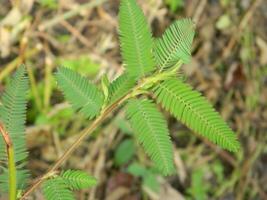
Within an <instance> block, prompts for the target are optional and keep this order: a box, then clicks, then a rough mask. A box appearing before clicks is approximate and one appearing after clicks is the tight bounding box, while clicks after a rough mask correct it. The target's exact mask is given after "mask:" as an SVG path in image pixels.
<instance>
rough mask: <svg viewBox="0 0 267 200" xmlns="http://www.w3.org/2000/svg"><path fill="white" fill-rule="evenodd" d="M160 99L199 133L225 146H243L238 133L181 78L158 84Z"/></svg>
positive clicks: (229, 147)
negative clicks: (238, 139)
mask: <svg viewBox="0 0 267 200" xmlns="http://www.w3.org/2000/svg"><path fill="white" fill-rule="evenodd" d="M154 93H155V96H156V99H157V102H158V103H160V104H162V106H163V107H164V108H165V109H166V110H167V111H169V112H170V113H171V114H172V115H174V116H175V117H176V118H177V119H178V120H180V121H181V122H183V123H184V124H186V125H187V126H188V127H189V128H191V129H192V130H193V131H195V132H196V133H199V134H201V135H202V136H204V137H206V138H208V139H209V140H211V141H212V142H214V143H216V144H218V145H219V146H221V147H222V148H225V149H228V150H229V151H234V152H236V151H237V150H238V149H239V148H240V144H239V142H238V141H237V137H236V135H235V133H234V132H233V131H232V130H231V129H230V128H229V126H228V125H227V124H226V123H225V122H224V121H223V119H222V118H221V117H220V115H219V114H218V113H217V112H216V111H215V110H214V109H213V108H212V106H211V105H210V104H209V102H208V101H207V100H206V99H205V98H204V97H203V96H201V94H200V93H199V92H197V91H193V90H192V88H191V87H190V86H189V85H187V84H185V83H183V82H182V81H181V80H178V79H170V80H166V81H164V82H163V83H161V84H159V85H158V86H156V87H155V89H154Z"/></svg>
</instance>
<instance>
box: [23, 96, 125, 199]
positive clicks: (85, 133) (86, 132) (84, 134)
mask: <svg viewBox="0 0 267 200" xmlns="http://www.w3.org/2000/svg"><path fill="white" fill-rule="evenodd" d="M129 97H130V95H129V94H128V95H126V96H124V97H122V98H121V99H119V100H118V101H116V102H115V103H113V104H112V105H110V106H109V107H107V108H106V109H105V111H104V112H103V113H102V114H101V115H100V116H99V117H98V118H97V119H95V121H94V122H93V123H92V124H91V125H90V126H89V127H88V128H86V129H84V130H83V131H82V132H81V135H80V137H79V138H78V139H77V140H76V141H75V142H74V143H73V144H72V145H71V146H70V148H69V149H68V150H67V151H66V152H65V153H64V154H63V155H62V156H61V157H60V158H59V159H58V161H57V162H56V163H55V164H54V166H53V167H52V168H50V169H49V170H48V172H47V173H46V174H45V175H43V176H42V177H41V178H39V179H38V180H37V181H36V182H35V183H34V184H33V185H32V186H31V187H30V188H29V189H28V190H27V191H26V192H25V193H24V194H23V196H22V197H21V200H23V199H25V198H26V197H27V196H28V195H29V194H31V193H32V192H33V191H34V190H35V189H36V188H37V187H38V186H39V185H40V184H41V183H42V182H43V181H45V180H46V179H47V178H49V177H51V175H52V174H54V171H55V170H57V169H58V168H59V167H60V165H61V164H62V163H63V162H64V161H66V160H67V159H68V158H69V157H70V155H71V154H72V153H73V152H74V151H75V150H76V148H77V147H78V146H79V145H80V144H81V143H82V141H83V140H84V139H85V138H86V137H87V136H88V135H89V134H91V133H92V132H93V131H94V130H95V129H96V128H97V127H98V126H99V125H100V124H101V123H102V122H103V121H104V120H105V119H106V117H107V116H108V115H109V114H110V113H111V112H112V111H113V110H115V109H116V108H117V107H118V106H119V105H120V104H121V103H123V102H124V101H125V100H126V99H128V98H129Z"/></svg>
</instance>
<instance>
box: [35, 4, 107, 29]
mask: <svg viewBox="0 0 267 200" xmlns="http://www.w3.org/2000/svg"><path fill="white" fill-rule="evenodd" d="M106 1H107V0H94V1H89V2H88V3H86V4H83V5H80V6H78V7H76V8H74V9H72V10H70V11H68V12H66V13H64V14H63V15H59V16H57V17H54V18H52V19H51V20H48V21H46V22H44V23H42V24H41V25H39V27H38V29H39V30H40V31H44V30H46V29H47V28H50V27H52V26H54V25H56V24H58V23H59V22H61V21H62V20H66V19H69V18H71V17H74V16H75V15H78V14H79V13H80V12H81V11H83V10H86V9H89V8H90V9H92V8H94V7H96V6H99V5H101V4H102V3H104V2H106Z"/></svg>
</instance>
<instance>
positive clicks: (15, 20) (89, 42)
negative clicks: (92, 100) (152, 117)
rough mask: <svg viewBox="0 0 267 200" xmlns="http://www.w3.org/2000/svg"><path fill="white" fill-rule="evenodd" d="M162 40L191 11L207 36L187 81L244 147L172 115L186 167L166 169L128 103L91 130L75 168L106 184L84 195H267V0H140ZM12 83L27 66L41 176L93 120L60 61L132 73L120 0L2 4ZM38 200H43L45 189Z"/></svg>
mask: <svg viewBox="0 0 267 200" xmlns="http://www.w3.org/2000/svg"><path fill="white" fill-rule="evenodd" d="M138 2H139V4H140V5H141V7H142V8H143V10H144V12H145V15H146V16H147V19H148V22H149V24H150V25H151V29H152V31H153V34H154V36H155V37H157V36H160V35H161V34H162V33H163V31H164V30H165V28H166V27H168V26H169V25H170V23H171V22H173V21H174V20H175V19H179V18H183V17H191V18H192V19H193V20H194V21H195V23H196V27H197V28H196V29H197V33H196V36H195V40H194V45H193V50H192V54H193V58H192V61H191V63H190V64H188V65H184V66H183V67H182V71H183V73H184V74H185V75H186V79H187V82H189V83H190V84H191V85H193V86H194V88H195V89H197V90H198V91H201V92H202V93H203V94H204V95H205V96H206V97H207V98H208V99H209V101H210V102H211V103H212V104H213V105H214V106H215V108H216V110H217V111H219V112H220V113H221V115H222V116H223V118H224V119H225V120H226V121H227V122H228V124H229V125H230V126H231V127H232V128H233V130H235V132H236V133H237V134H238V137H239V139H240V141H241V143H242V149H241V150H240V151H239V152H238V153H236V154H232V153H229V152H227V151H223V150H221V149H220V148H218V147H216V146H215V145H213V144H212V143H210V142H208V141H207V140H205V139H203V138H201V137H199V136H198V135H196V134H194V133H192V132H191V131H190V130H188V129H187V128H186V127H185V126H183V125H182V124H181V123H179V122H177V121H176V120H174V119H173V118H172V117H171V116H169V115H168V114H167V113H166V116H167V118H168V124H169V128H170V130H171V136H172V140H173V144H174V151H175V166H176V169H177V174H176V175H174V176H171V177H165V178H164V177H162V176H160V175H159V174H157V172H156V171H155V170H154V168H153V166H152V165H151V162H150V160H149V159H148V158H147V157H146V156H145V154H144V152H143V150H142V149H141V148H140V147H139V146H138V145H137V144H136V140H135V138H134V135H133V134H132V130H131V128H130V127H129V124H128V123H127V121H125V119H124V111H123V109H122V110H121V111H120V112H116V113H115V114H114V116H113V117H112V118H110V119H109V120H108V121H107V123H105V124H103V125H102V126H101V127H99V128H98V129H97V130H96V131H95V133H94V134H93V136H91V137H90V138H88V139H87V140H86V141H85V142H84V143H83V144H82V145H81V146H80V148H79V149H77V151H76V152H75V153H74V154H73V155H72V157H71V158H70V159H69V160H68V162H67V163H65V165H64V168H66V169H67V168H73V169H83V170H85V171H87V172H88V173H90V174H92V175H94V176H95V177H96V178H97V179H98V181H99V184H98V186H97V187H95V188H93V189H91V190H84V191H82V192H79V193H77V199H88V200H94V199H100V200H101V199H106V200H124V199H125V200H139V199H140V200H141V199H144V200H147V199H152V200H163V199H164V200H180V199H181V200H183V199H197V200H206V199H220V200H235V199H237V200H243V199H248V200H254V199H255V200H257V199H261V200H263V199H267V146H266V142H267V87H266V86H267V1H266V0H140V1H138ZM0 3H1V4H0V91H1V92H2V91H3V89H4V88H5V84H6V83H7V82H8V81H9V79H10V76H11V74H12V73H13V72H14V70H15V69H16V68H17V67H18V66H19V65H20V64H22V63H24V64H25V65H26V66H27V70H28V73H29V77H30V88H31V90H30V92H29V95H28V100H29V105H28V113H27V114H28V117H27V145H28V148H29V151H30V153H29V164H28V167H29V169H30V170H31V173H32V178H35V177H38V176H40V175H41V174H43V173H44V172H45V171H46V170H47V169H48V168H49V166H51V165H52V164H53V163H54V162H55V161H56V160H57V159H58V158H59V156H60V155H62V153H63V152H64V150H66V149H67V148H68V147H69V146H70V144H71V143H72V142H73V141H75V139H76V138H77V136H78V133H79V131H80V130H82V129H83V128H84V127H86V126H88V124H89V123H91V122H89V121H88V120H86V119H84V117H83V116H82V115H80V114H76V113H74V112H73V111H72V109H71V108H70V106H69V104H68V103H66V102H65V101H64V99H63V96H62V94H61V92H60V91H59V90H58V88H57V86H56V82H55V80H54V78H53V73H54V71H55V70H56V67H58V66H66V67H69V68H72V69H74V70H76V71H77V72H79V73H81V74H83V75H84V76H87V77H88V78H90V79H91V80H92V81H93V82H96V83H98V82H99V78H100V77H101V76H102V75H103V74H107V75H108V77H109V79H110V80H113V79H114V78H116V77H117V76H118V75H120V74H121V73H122V72H123V68H122V63H121V57H120V53H119V42H118V18H117V14H118V8H119V0H58V1H57V0H10V1H9V0H0ZM31 199H43V197H42V194H41V190H36V191H35V193H34V194H33V195H32V197H31Z"/></svg>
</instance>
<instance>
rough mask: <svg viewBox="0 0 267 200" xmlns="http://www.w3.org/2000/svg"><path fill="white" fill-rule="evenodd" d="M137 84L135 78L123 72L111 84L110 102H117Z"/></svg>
mask: <svg viewBox="0 0 267 200" xmlns="http://www.w3.org/2000/svg"><path fill="white" fill-rule="evenodd" d="M134 85H135V80H134V79H132V78H131V77H129V76H128V75H127V74H122V75H121V76H119V77H118V78H116V79H115V80H114V81H112V83H111V84H110V86H109V92H110V100H109V102H110V103H113V102H115V101H116V100H118V99H120V98H121V97H123V96H124V95H126V94H127V92H129V90H130V89H131V88H132V87H133V86H134Z"/></svg>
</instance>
